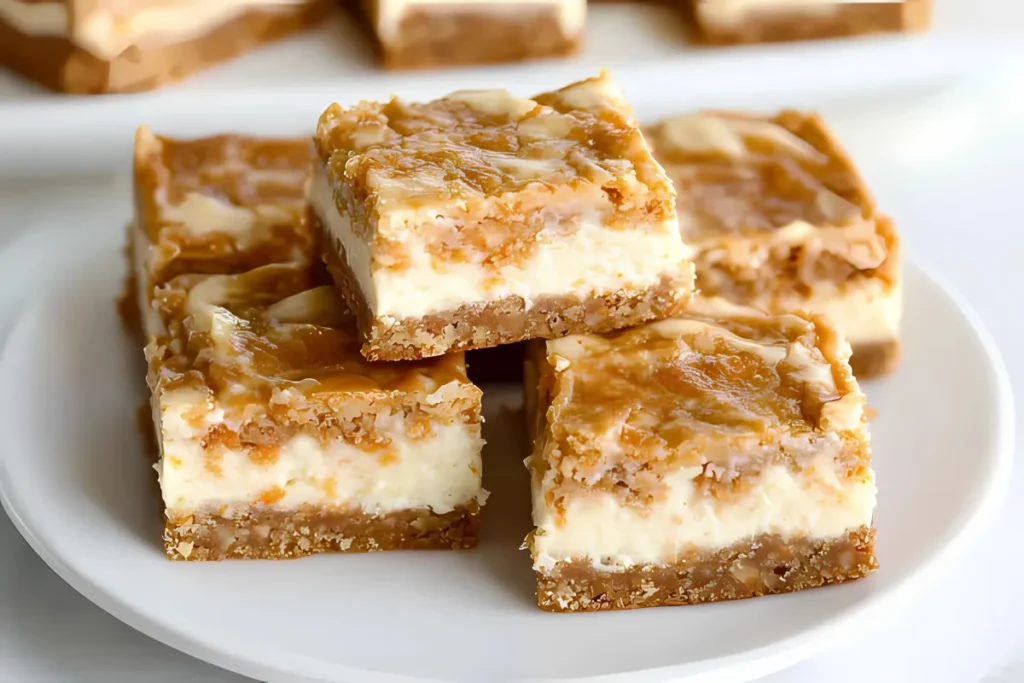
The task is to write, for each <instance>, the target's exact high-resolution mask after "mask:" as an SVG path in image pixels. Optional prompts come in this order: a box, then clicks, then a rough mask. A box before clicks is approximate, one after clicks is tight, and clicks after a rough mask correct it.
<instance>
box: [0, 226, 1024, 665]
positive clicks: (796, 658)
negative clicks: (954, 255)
mask: <svg viewBox="0 0 1024 683" xmlns="http://www.w3.org/2000/svg"><path fill="white" fill-rule="evenodd" d="M101 248H102V249H103V250H106V245H104V246H103V247H101ZM83 265H84V264H83V263H81V262H79V263H78V264H77V267H75V268H74V269H72V271H71V273H68V274H66V275H65V277H61V278H58V279H57V280H56V281H54V282H51V283H50V284H49V286H47V287H45V288H44V289H42V291H40V292H39V293H38V294H36V295H35V296H34V297H32V298H31V299H30V300H29V301H27V302H25V304H24V305H23V306H22V307H21V311H20V312H19V313H18V314H17V315H16V320H15V321H14V323H13V324H12V325H11V326H10V329H9V333H8V334H7V335H5V338H4V339H3V341H2V344H0V387H2V386H3V385H4V384H5V378H6V375H7V373H8V370H7V368H8V365H9V364H10V363H11V362H12V361H11V360H10V348H11V346H12V344H11V342H12V340H15V339H18V338H19V337H20V336H21V335H24V334H27V333H26V332H25V330H26V328H27V326H28V323H29V320H30V318H31V317H32V316H33V315H34V314H37V313H38V310H39V309H40V308H41V307H43V306H44V305H45V302H47V301H48V300H49V299H50V297H51V296H53V293H54V291H55V290H57V289H59V287H60V285H61V284H62V283H63V282H65V281H66V280H67V278H69V277H73V276H74V274H79V273H80V271H81V269H82V266H83ZM903 269H904V273H906V272H909V271H916V274H917V275H918V276H920V277H922V278H923V279H925V280H927V281H929V283H930V285H932V286H934V287H935V288H936V289H937V290H938V291H939V292H941V294H942V295H943V296H944V297H945V298H947V299H948V300H949V301H950V302H951V303H952V304H953V305H954V307H955V308H956V310H957V311H958V312H959V313H960V315H961V316H962V317H963V319H964V320H965V321H966V322H967V323H968V325H969V326H970V328H971V330H972V331H973V333H974V334H975V336H976V338H977V340H978V342H979V344H980V348H981V350H982V352H983V353H982V355H983V357H984V360H985V365H986V368H987V370H988V372H989V374H990V375H991V376H992V378H993V384H994V393H995V400H996V404H997V405H996V408H997V410H996V420H995V430H994V439H993V452H994V458H993V466H992V467H991V468H989V471H988V475H987V476H986V477H985V479H984V481H983V486H982V487H981V489H980V490H981V493H982V495H981V496H980V500H979V502H978V504H977V505H975V506H973V507H972V508H971V509H969V510H967V511H965V512H963V513H962V514H961V515H960V516H959V517H958V518H955V519H954V523H953V528H952V531H951V532H950V534H948V536H947V538H946V539H945V541H944V542H943V543H942V544H941V545H939V547H938V548H936V549H934V550H933V551H932V552H931V553H930V554H928V555H926V556H925V558H924V559H923V560H922V561H921V562H919V563H917V566H916V568H915V569H914V570H912V571H910V572H909V573H907V574H906V575H905V576H904V577H903V578H902V579H901V580H899V581H896V582H895V583H893V584H892V585H891V586H888V587H887V588H886V589H885V590H883V591H881V592H879V593H878V594H875V595H872V596H870V597H868V598H865V599H864V600H861V601H860V602H858V603H855V604H854V605H852V606H851V607H849V608H847V609H846V610H844V611H843V612H841V613H840V614H839V615H837V616H833V617H830V618H827V619H825V620H823V621H821V622H820V623H819V624H818V625H816V626H813V627H811V628H809V629H807V630H806V631H804V632H802V633H797V634H794V635H792V636H789V637H787V638H784V639H782V640H779V641H776V642H775V643H772V644H770V645H765V646H763V647H760V648H755V649H752V650H747V651H744V652H741V653H735V654H731V655H725V656H722V657H716V658H712V659H707V660H700V661H697V662H689V663H685V664H673V665H669V666H663V667H656V668H651V669H642V670H638V671H630V672H620V673H613V674H599V675H596V676H584V677H572V678H540V679H538V678H532V679H521V680H520V683H655V682H663V683H664V682H667V681H669V680H674V681H679V682H680V683H681V682H682V681H686V682H687V683H725V682H730V681H743V680H751V679H752V678H755V677H760V676H766V675H769V674H772V673H775V672H778V671H781V670H783V669H786V668H788V667H790V666H793V665H795V664H797V663H799V662H801V661H803V660H805V659H807V658H809V657H811V656H812V655H813V654H814V653H816V652H818V651H820V650H822V649H824V648H825V647H826V646H827V644H828V642H830V641H832V640H833V639H835V638H836V637H837V636H839V635H841V634H843V633H846V632H849V631H850V630H851V629H852V628H853V627H854V625H855V624H857V623H859V622H861V621H862V620H867V619H870V618H871V617H872V616H876V615H879V614H881V613H884V612H888V611H897V610H903V609H905V608H906V607H907V606H909V605H910V604H911V603H913V602H915V601H916V600H917V599H919V597H920V596H921V595H922V594H923V593H924V592H926V591H927V590H928V589H929V588H931V587H932V586H933V585H935V584H936V583H937V582H938V581H939V579H941V577H942V576H943V575H944V574H945V573H946V572H947V571H948V567H949V565H950V560H951V559H953V558H955V557H956V556H958V555H960V554H961V553H962V552H963V551H964V549H965V548H967V547H968V546H969V545H970V544H971V542H973V541H974V539H976V538H977V536H978V535H979V534H980V532H981V531H982V530H983V529H984V528H985V527H986V526H987V525H988V524H989V523H990V522H991V521H992V519H993V517H994V516H995V513H996V512H997V511H998V509H999V508H1000V507H1001V506H1002V505H1003V502H1004V500H1005V499H1006V496H1007V494H1008V492H1009V489H1010V483H1011V482H1010V474H1011V472H1012V469H1013V461H1014V455H1015V436H1016V435H1015V432H1016V425H1015V419H1014V415H1015V413H1014V405H1015V404H1014V396H1013V389H1012V386H1011V384H1010V380H1009V375H1008V373H1007V369H1006V365H1005V362H1004V360H1003V357H1002V354H1001V352H1000V351H999V347H998V345H997V344H996V342H995V340H994V338H993V337H992V335H991V333H990V332H989V330H988V328H987V327H986V325H985V324H984V322H983V321H982V320H981V318H980V316H979V315H978V314H977V312H976V311H975V310H974V308H973V307H972V306H971V305H970V303H969V302H968V301H967V300H966V298H965V297H964V296H963V295H961V294H960V293H959V292H958V291H957V290H956V289H955V288H953V287H952V286H950V285H949V284H948V283H947V282H945V281H944V280H943V279H942V278H941V277H939V276H937V275H936V274H935V271H934V270H933V269H931V268H929V267H928V266H926V265H924V264H923V263H922V262H921V261H920V260H918V259H916V258H912V257H909V256H905V257H904V264H903ZM8 457H9V456H7V455H5V454H4V453H3V452H0V505H2V507H3V508H4V510H5V511H6V513H7V515H8V516H9V517H10V519H11V522H12V524H13V525H14V527H15V528H16V529H17V530H18V532H19V533H20V534H21V536H22V537H23V538H24V539H25V540H26V542H27V543H28V544H29V546H30V547H31V548H32V550H33V551H34V552H35V553H36V554H37V555H38V556H39V557H40V558H41V559H42V560H43V561H44V562H45V563H46V565H47V566H48V567H50V569H51V570H53V571H54V573H56V574H57V575H58V576H59V577H60V578H61V579H62V580H63V581H65V582H66V583H67V584H68V585H70V586H71V587H72V588H73V589H74V590H75V591H76V592H78V593H79V594H81V595H82V596H83V597H85V598H86V599H88V600H89V601H90V602H92V603H93V604H95V605H96V606H98V607H100V608H101V609H102V610H104V611H105V612H107V613H108V614H110V615H111V616H113V617H114V618H116V619H118V620H119V621H121V622H123V623H125V624H127V625H128V626H130V627H132V628H133V629H135V630H137V631H139V632H140V633H143V634H144V635H146V636H148V637H150V638H152V639H154V640H156V641H158V642H161V643H163V644H165V645H167V646H169V647H172V648H174V649H176V650H178V651H180V652H183V653H185V654H187V655H189V656H192V657H195V658H197V659H200V660H202V661H205V662H208V663H210V664H213V665H215V666H218V667H221V668H224V669H227V670H229V671H232V672H235V673H238V674H241V675H244V676H249V677H253V678H257V679H264V680H270V681H279V680H288V681H320V680H341V679H339V676H344V677H345V678H346V680H353V681H358V682H359V683H445V682H444V681H441V680H438V679H429V678H422V677H409V676H405V675H401V674H391V673H386V672H381V671H372V670H366V669H360V668H353V667H351V666H331V667H330V672H328V671H326V670H325V669H324V666H323V665H322V664H321V663H319V662H316V661H313V660H309V659H308V658H305V657H303V656H301V655H300V656H292V659H293V660H294V659H299V660H302V661H301V662H300V661H293V662H291V664H293V665H298V666H301V668H302V673H296V671H297V670H298V669H297V668H294V667H282V665H281V663H280V662H278V663H270V662H260V661H258V660H255V659H252V658H248V657H242V656H240V655H239V654H237V653H235V652H233V651H231V650H229V649H227V648H223V647H215V646H211V645H210V644H208V643H205V642H202V641H200V640H198V639H197V638H194V637H192V636H190V635H189V634H187V633H182V632H179V631H178V630H176V629H174V628H171V627H169V626H166V625H164V624H163V623H162V622H161V621H160V620H158V619H157V618H156V617H151V616H147V615H146V614H144V613H143V612H140V611H139V610H138V609H137V608H136V607H133V606H132V605H131V604H130V603H128V602H127V601H126V600H124V599H123V598H121V597H119V596H118V595H116V594H114V593H112V592H110V591H108V590H106V589H105V588H103V587H102V586H101V585H99V584H96V583H94V582H92V581H90V580H89V579H88V578H86V577H84V576H82V575H81V574H80V573H79V572H78V571H76V570H75V569H74V567H73V564H71V563H68V562H66V561H65V560H64V559H63V558H62V557H61V555H60V553H59V552H58V551H56V550H55V549H54V548H53V547H51V545H50V544H49V543H47V542H45V541H43V540H42V539H41V538H40V537H39V536H37V535H36V534H35V532H34V531H33V530H32V525H31V524H30V523H29V522H28V521H26V519H25V518H24V517H23V515H22V512H21V509H22V506H23V503H21V502H20V496H19V495H18V492H17V486H15V483H14V481H13V480H12V479H11V477H10V473H9V471H8V467H7V464H6V463H7V458H8ZM318 670H319V672H318ZM321 674H327V675H326V676H322V675H321Z"/></svg>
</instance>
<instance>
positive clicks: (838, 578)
mask: <svg viewBox="0 0 1024 683" xmlns="http://www.w3.org/2000/svg"><path fill="white" fill-rule="evenodd" d="M877 568H878V562H877V560H876V559H875V530H874V529H872V528H868V527H860V528H859V529H854V530H852V531H850V532H848V533H847V534H845V535H844V536H840V537H838V538H831V539H796V540H786V539H783V538H781V537H779V536H775V535H770V534H765V535H762V536H759V537H757V538H755V539H753V540H752V541H747V542H743V543H737V544H735V545H732V546H730V547H728V548H724V549H721V550H710V551H705V552H698V553H695V555H694V556H693V557H692V558H690V559H688V560H686V561H685V562H681V563H679V564H675V565H671V566H658V565H645V566H638V567H634V568H631V569H628V570H623V571H614V572H610V571H600V570H596V569H594V568H593V566H592V565H591V563H590V562H589V561H574V562H569V563H560V564H557V565H556V566H555V567H554V568H553V569H551V570H550V571H544V572H537V605H538V606H539V607H540V608H541V609H544V610H547V611H551V612H596V611H601V610H612V609H638V608H642V607H659V606H667V605H693V604H698V603H702V602H717V601H719V600H736V599H740V598H751V597H755V596H760V595H771V594H775V593H790V592H793V591H798V590H804V589H806V588H817V587H819V586H826V585H829V584H834V583H842V582H844V581H852V580H854V579H859V578H862V577H864V576H866V575H867V574H869V573H870V572H872V571H874V570H875V569H877Z"/></svg>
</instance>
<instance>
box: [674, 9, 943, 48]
mask: <svg viewBox="0 0 1024 683" xmlns="http://www.w3.org/2000/svg"><path fill="white" fill-rule="evenodd" d="M688 1H689V0H688ZM692 2H693V3H694V7H693V12H694V18H695V23H696V39H697V40H698V41H699V42H702V43H705V44H709V45H731V44H740V43H776V42H787V41H796V40H814V39H820V38H843V37H846V36H857V35H867V34H871V33H900V32H906V33H910V32H917V31H924V30H926V29H927V28H928V27H929V26H930V25H931V21H932V0H881V1H878V2H865V1H864V0H811V1H809V2H808V1H807V0H692Z"/></svg>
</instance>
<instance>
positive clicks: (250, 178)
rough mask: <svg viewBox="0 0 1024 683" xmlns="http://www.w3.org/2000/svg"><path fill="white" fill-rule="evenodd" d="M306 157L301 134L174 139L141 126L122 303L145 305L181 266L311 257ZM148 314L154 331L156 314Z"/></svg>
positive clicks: (220, 268) (227, 267)
mask: <svg viewBox="0 0 1024 683" xmlns="http://www.w3.org/2000/svg"><path fill="white" fill-rule="evenodd" d="M312 158H313V157H312V146H311V145H310V143H309V141H308V140H305V139H282V140H275V139H266V138H252V137H246V136H240V135H221V136H216V137H211V138H202V139H198V140H174V139H171V138H165V137H160V136H157V135H154V134H153V133H152V132H151V131H150V130H149V129H148V128H145V127H143V128H140V129H139V130H138V132H137V133H136V136H135V171H134V174H135V177H134V192H135V219H134V222H133V224H132V226H131V228H130V233H129V249H130V251H131V260H132V261H133V264H134V265H133V267H132V268H131V269H130V277H129V279H130V282H129V292H132V293H131V294H129V295H127V296H126V300H125V304H126V305H125V306H124V308H125V309H126V311H127V312H129V313H130V312H131V309H133V308H137V309H138V311H139V312H143V313H147V314H148V313H151V311H150V305H149V304H150V301H151V299H152V291H153V288H154V287H157V286H159V285H161V284H163V283H165V282H166V281H167V280H169V279H170V278H172V277H174V276H176V275H179V274H183V273H212V274H216V273H238V272H243V271H247V270H250V269H252V268H256V267H258V266H262V265H266V264H268V263H275V262H278V261H301V260H306V261H309V260H312V259H313V257H314V256H313V242H312V238H311V235H310V232H309V228H308V224H307V223H306V220H305V218H306V211H305V207H306V200H305V180H306V178H307V176H308V173H309V165H310V162H311V160H312ZM145 317H147V316H144V319H145ZM148 317H149V321H150V323H151V325H150V327H151V328H152V329H150V330H149V332H150V333H155V332H156V331H157V330H158V328H159V321H158V319H154V318H153V317H152V316H151V315H150V316H148Z"/></svg>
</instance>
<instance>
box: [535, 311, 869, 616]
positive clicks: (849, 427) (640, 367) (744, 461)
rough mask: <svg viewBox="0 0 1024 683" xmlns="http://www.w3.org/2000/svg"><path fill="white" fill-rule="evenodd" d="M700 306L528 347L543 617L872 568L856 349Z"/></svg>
mask: <svg viewBox="0 0 1024 683" xmlns="http://www.w3.org/2000/svg"><path fill="white" fill-rule="evenodd" d="M710 304H711V302H708V301H705V300H700V299H698V300H695V302H694V304H693V307H692V308H691V310H689V311H688V312H687V314H686V315H685V316H684V317H679V318H672V319H668V320H662V321H659V322H654V323H649V324H647V325H643V326H640V327H636V328H633V329H630V330H625V331H620V332H614V333H611V334H607V335H604V336H594V335H576V336H569V337H564V338H562V339H558V340H555V341H548V342H543V341H535V342H531V343H530V344H529V350H528V352H527V368H526V376H527V382H526V396H525V401H526V415H527V419H528V420H530V425H529V431H530V433H531V435H532V438H533V453H532V455H531V456H530V458H529V459H528V461H527V464H528V466H529V469H530V472H531V479H532V487H533V494H532V498H533V521H534V524H535V526H536V529H535V531H534V532H533V533H532V534H531V535H530V536H529V537H528V538H527V541H526V546H527V547H528V548H529V549H530V551H531V553H532V556H533V566H534V571H535V572H536V575H537V602H538V604H539V606H540V607H541V608H543V609H545V610H551V611H558V612H571V611H599V610H607V609H632V608H639V607H654V606H658V605H686V604H693V603H701V602H713V601H718V600H731V599H735V598H747V597H752V596H758V595H766V594H770V593H784V592H790V591H796V590H802V589H805V588H813V587H817V586H823V585H826V584H832V583H838V582H843V581H849V580H852V579H857V578H860V577H863V576H865V575H866V574H868V573H869V572H871V571H872V570H873V569H874V568H875V567H876V566H877V563H876V560H875V555H874V529H873V528H872V515H873V511H874V507H875V498H876V489H875V481H874V474H873V472H872V470H871V449H870V442H869V438H868V434H867V420H866V418H865V415H864V407H865V398H864V394H863V393H862V392H861V391H860V389H859V387H858V385H857V381H856V380H855V379H854V377H853V375H852V374H851V372H850V367H849V365H848V364H847V358H848V357H849V353H850V347H849V345H848V344H847V343H846V342H845V341H844V340H843V339H842V337H841V336H840V335H839V334H838V333H837V332H836V331H835V330H834V329H832V328H831V327H830V326H829V325H828V324H827V323H826V322H824V321H823V320H821V319H807V318H804V317H801V316H796V315H781V316H772V315H767V314H764V313H761V312H760V311H754V310H751V309H744V310H739V309H737V308H735V307H731V306H728V305H717V304H715V305H710Z"/></svg>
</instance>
